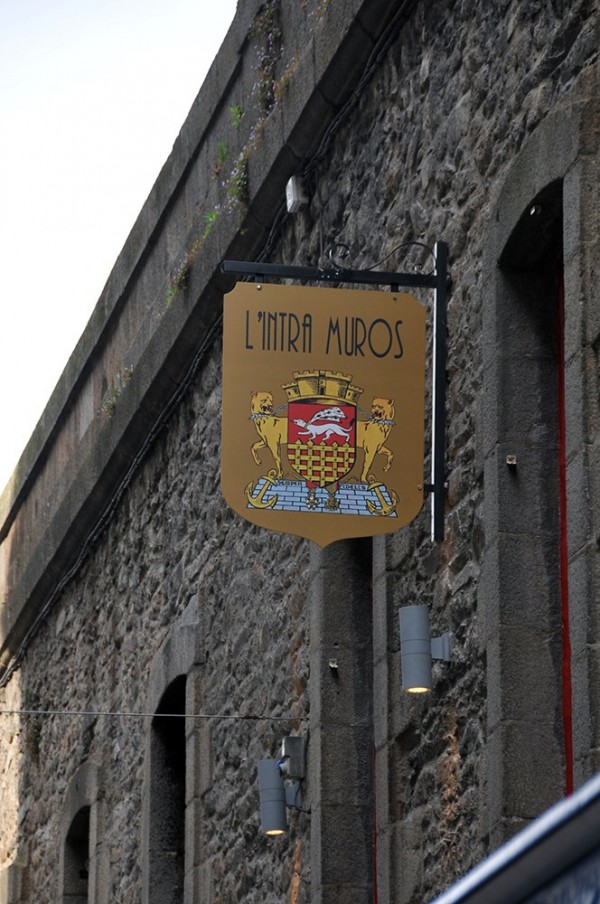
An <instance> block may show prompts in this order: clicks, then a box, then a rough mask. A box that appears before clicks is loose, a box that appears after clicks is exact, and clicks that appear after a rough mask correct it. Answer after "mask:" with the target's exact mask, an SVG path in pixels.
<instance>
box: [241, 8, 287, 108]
mask: <svg viewBox="0 0 600 904" xmlns="http://www.w3.org/2000/svg"><path fill="white" fill-rule="evenodd" d="M279 20H280V0H267V2H266V3H265V4H264V6H263V7H262V8H261V9H260V11H259V12H258V14H257V16H256V18H255V20H254V23H253V25H252V28H251V29H250V32H249V36H250V37H251V38H255V37H259V38H261V42H260V46H259V49H258V66H257V70H256V80H255V83H254V92H255V95H256V97H257V100H258V103H259V106H260V109H261V110H262V111H263V112H264V113H269V112H270V111H271V110H272V108H273V106H274V104H275V102H276V100H277V98H276V96H275V75H276V67H277V63H278V62H279V60H280V59H281V56H282V53H283V44H282V34H281V26H280V24H279Z"/></svg>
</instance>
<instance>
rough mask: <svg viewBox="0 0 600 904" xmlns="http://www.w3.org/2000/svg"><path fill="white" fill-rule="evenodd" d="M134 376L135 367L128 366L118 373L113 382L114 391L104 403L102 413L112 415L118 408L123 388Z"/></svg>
mask: <svg viewBox="0 0 600 904" xmlns="http://www.w3.org/2000/svg"><path fill="white" fill-rule="evenodd" d="M132 376H133V367H126V368H125V370H124V371H123V372H122V373H118V374H117V376H116V377H115V380H114V382H113V388H112V392H111V393H110V395H109V397H108V398H107V399H105V400H104V402H103V403H102V413H103V414H105V415H106V416H107V417H112V416H113V414H114V413H115V411H116V408H117V402H118V401H119V399H120V398H121V395H122V393H123V390H124V389H125V387H126V386H127V384H128V383H129V381H130V380H131V377H132Z"/></svg>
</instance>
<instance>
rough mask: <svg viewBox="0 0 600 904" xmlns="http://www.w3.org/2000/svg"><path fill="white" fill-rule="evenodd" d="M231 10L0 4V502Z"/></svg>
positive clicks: (229, 3) (186, 0) (171, 3)
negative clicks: (1, 495)
mask: <svg viewBox="0 0 600 904" xmlns="http://www.w3.org/2000/svg"><path fill="white" fill-rule="evenodd" d="M235 6H236V0H218V2H209V0H0V268H1V270H0V272H1V287H2V289H1V294H0V399H1V404H0V494H1V492H2V489H3V488H4V486H5V484H6V483H7V481H8V479H9V477H10V474H11V473H12V471H13V469H14V467H15V465H16V463H17V461H18V459H19V457H20V454H21V452H22V451H23V449H24V447H25V445H26V444H27V441H28V439H29V437H30V435H31V433H32V431H33V429H34V427H35V425H36V423H37V421H38V419H39V417H40V415H41V413H42V411H43V409H44V407H45V405H46V402H47V401H48V399H49V397H50V394H51V392H52V390H53V389H54V386H55V384H56V382H57V380H58V378H59V376H60V374H61V373H62V370H63V368H64V366H65V364H66V362H67V360H68V358H69V355H70V353H71V352H72V350H73V348H74V347H75V345H76V343H77V340H78V339H79V336H80V335H81V333H82V332H83V329H84V327H85V325H86V323H87V321H88V319H89V317H90V315H91V313H92V311H93V309H94V306H95V304H96V301H97V300H98V298H99V296H100V293H101V291H102V288H103V287H104V283H105V282H106V280H107V278H108V275H109V273H110V270H111V269H112V265H113V264H114V262H115V261H116V258H117V256H118V254H119V252H120V250H121V248H122V247H123V244H124V242H125V239H126V238H127V235H128V234H129V231H130V229H131V227H132V226H133V223H134V221H135V219H136V217H137V214H138V213H139V211H140V210H141V207H142V205H143V203H144V201H145V200H146V198H147V196H148V194H149V193H150V189H151V188H152V185H153V184H154V181H155V179H156V177H157V176H158V173H159V171H160V168H161V166H162V164H163V163H164V162H165V160H166V159H167V157H168V155H169V153H170V150H171V148H172V146H173V143H174V141H175V139H176V137H177V134H178V133H179V130H180V128H181V126H182V125H183V122H184V120H185V118H186V116H187V113H188V112H189V109H190V107H191V105H192V103H193V100H194V98H195V96H196V94H197V93H198V91H199V89H200V86H201V84H202V81H203V79H204V76H205V75H206V73H207V71H208V69H209V67H210V64H211V63H212V61H213V59H214V57H215V55H216V53H217V51H218V49H219V47H220V45H221V42H222V40H223V38H224V37H225V34H226V32H227V29H228V27H229V25H230V23H231V20H232V19H233V16H234V13H235Z"/></svg>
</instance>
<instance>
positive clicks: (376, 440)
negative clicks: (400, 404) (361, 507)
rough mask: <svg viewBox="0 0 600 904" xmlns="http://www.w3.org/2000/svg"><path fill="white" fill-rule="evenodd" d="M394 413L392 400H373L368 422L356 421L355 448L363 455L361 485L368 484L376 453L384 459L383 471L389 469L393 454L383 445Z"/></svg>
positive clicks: (391, 425) (390, 427)
mask: <svg viewBox="0 0 600 904" xmlns="http://www.w3.org/2000/svg"><path fill="white" fill-rule="evenodd" d="M394 413H395V412H394V400H393V399H373V404H372V405H371V417H370V418H369V420H368V421H358V422H357V424H356V427H357V446H358V447H359V448H360V449H362V450H363V452H364V453H365V458H364V463H363V468H362V473H361V475H360V479H361V481H362V483H367V482H368V476H369V471H370V470H371V467H372V465H373V461H374V459H375V456H376V455H377V454H378V453H379V454H381V455H384V456H385V457H386V462H385V465H384V467H383V470H384V471H389V469H390V467H391V464H392V461H393V460H394V453H393V452H392V451H391V449H388V448H387V446H385V445H384V443H385V441H386V440H387V438H388V436H389V435H390V431H391V429H392V427H393V426H394Z"/></svg>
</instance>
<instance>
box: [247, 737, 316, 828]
mask: <svg viewBox="0 0 600 904" xmlns="http://www.w3.org/2000/svg"><path fill="white" fill-rule="evenodd" d="M304 745H305V739H304V738H301V737H297V738H296V737H294V738H284V740H283V742H282V745H281V752H282V756H281V757H280V758H279V759H278V760H259V763H258V792H259V795H260V821H261V829H262V831H263V832H264V833H265V835H283V833H284V832H287V829H288V823H287V813H286V807H293V808H294V809H296V810H300V809H301V808H302V790H301V788H300V779H302V778H304V751H305V746H304Z"/></svg>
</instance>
